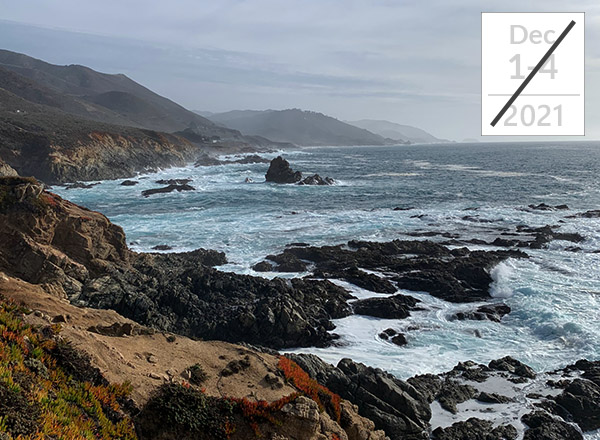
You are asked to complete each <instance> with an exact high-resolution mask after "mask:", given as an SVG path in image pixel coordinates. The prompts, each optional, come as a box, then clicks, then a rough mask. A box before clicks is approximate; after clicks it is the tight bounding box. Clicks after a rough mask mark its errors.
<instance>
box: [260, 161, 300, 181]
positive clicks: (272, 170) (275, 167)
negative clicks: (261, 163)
mask: <svg viewBox="0 0 600 440" xmlns="http://www.w3.org/2000/svg"><path fill="white" fill-rule="evenodd" d="M265 179H266V180H267V182H275V183H297V182H299V181H300V180H302V173H301V172H300V171H292V169H291V168H290V163H289V162H288V161H287V160H285V159H284V158H282V157H281V156H277V157H276V158H275V159H273V160H272V161H271V164H270V165H269V169H268V170H267V174H265Z"/></svg>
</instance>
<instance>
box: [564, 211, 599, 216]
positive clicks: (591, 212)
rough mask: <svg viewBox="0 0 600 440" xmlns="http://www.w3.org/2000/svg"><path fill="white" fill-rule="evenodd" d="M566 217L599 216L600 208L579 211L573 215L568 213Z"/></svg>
mask: <svg viewBox="0 0 600 440" xmlns="http://www.w3.org/2000/svg"><path fill="white" fill-rule="evenodd" d="M566 218H600V209H594V210H591V211H586V212H579V213H577V214H574V215H569V216H567V217H566Z"/></svg>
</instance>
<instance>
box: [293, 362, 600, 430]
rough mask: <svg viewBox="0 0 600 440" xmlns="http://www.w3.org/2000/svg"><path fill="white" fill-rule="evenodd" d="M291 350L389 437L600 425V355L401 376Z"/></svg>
mask: <svg viewBox="0 0 600 440" xmlns="http://www.w3.org/2000/svg"><path fill="white" fill-rule="evenodd" d="M290 357H291V358H292V359H294V361H295V362H297V363H298V365H300V366H301V367H302V368H303V369H304V370H305V371H306V372H307V373H308V374H309V375H310V376H311V377H312V378H314V379H316V380H317V381H318V382H319V383H321V384H323V385H324V386H327V387H328V388H329V389H330V390H332V391H333V392H336V393H338V394H340V396H342V397H343V398H345V399H348V400H349V401H351V402H353V403H354V404H356V405H357V406H358V409H359V414H361V415H363V416H365V417H368V418H370V419H371V420H373V422H375V426H376V427H377V428H378V429H382V430H384V431H385V433H386V434H387V435H388V436H389V437H390V438H391V439H392V440H401V439H402V440H405V439H409V440H410V439H427V438H433V439H440V440H442V439H443V440H472V439H486V440H512V439H525V440H542V439H543V440H559V439H573V440H578V439H583V436H582V433H583V432H589V431H594V430H597V429H599V428H600V362H589V361H586V360H580V361H578V362H577V363H575V364H574V365H570V366H568V367H566V368H564V369H562V370H558V371H554V372H550V373H543V374H536V373H535V372H534V370H533V369H532V368H530V367H528V366H527V365H525V364H523V363H521V362H519V361H518V360H516V359H514V358H511V357H505V358H502V359H497V360H493V361H491V362H490V363H489V364H488V365H482V364H477V363H475V362H470V361H468V362H465V363H460V364H458V365H457V366H456V367H455V368H454V369H453V370H451V371H449V372H446V373H442V374H438V375H434V374H425V375H420V376H415V377H412V378H410V379H408V380H407V381H402V380H399V379H397V378H395V377H394V376H392V375H390V374H388V373H386V372H385V371H382V370H380V369H375V368H370V367H367V366H365V365H363V364H360V363H356V362H353V361H352V360H350V359H342V360H341V361H340V362H339V363H338V365H337V367H334V366H333V365H330V364H327V363H325V362H323V361H322V360H321V359H319V358H318V357H316V356H314V355H305V354H301V355H290Z"/></svg>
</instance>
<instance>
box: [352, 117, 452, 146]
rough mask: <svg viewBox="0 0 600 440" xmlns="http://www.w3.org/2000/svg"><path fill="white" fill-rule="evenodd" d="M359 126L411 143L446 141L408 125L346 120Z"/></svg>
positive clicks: (366, 120) (379, 121)
mask: <svg viewBox="0 0 600 440" xmlns="http://www.w3.org/2000/svg"><path fill="white" fill-rule="evenodd" d="M346 122H347V123H348V124H352V125H354V126H356V127H359V128H364V129H365V130H369V131H371V132H373V133H377V134H378V135H380V136H383V137H386V138H390V139H395V140H399V141H405V142H406V141H408V142H410V143H413V144H435V143H439V142H448V140H447V139H438V138H436V137H435V136H433V135H432V134H430V133H428V132H426V131H425V130H421V129H420V128H417V127H412V126H410V125H402V124H396V123H394V122H389V121H381V120H373V119H361V120H360V121H346Z"/></svg>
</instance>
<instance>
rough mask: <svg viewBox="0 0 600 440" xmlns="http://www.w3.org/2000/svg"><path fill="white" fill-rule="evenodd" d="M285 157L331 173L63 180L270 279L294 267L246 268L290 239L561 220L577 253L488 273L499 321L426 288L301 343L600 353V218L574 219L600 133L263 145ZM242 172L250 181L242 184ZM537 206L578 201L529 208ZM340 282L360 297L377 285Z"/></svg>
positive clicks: (346, 353) (163, 234)
mask: <svg viewBox="0 0 600 440" xmlns="http://www.w3.org/2000/svg"><path fill="white" fill-rule="evenodd" d="M278 154H282V155H283V156H284V157H285V158H286V159H288V160H289V161H290V164H291V166H292V168H293V169H294V170H301V171H303V172H304V173H305V174H309V173H310V174H312V173H318V174H320V175H321V176H330V177H332V178H334V179H335V180H336V184H335V185H332V186H297V185H277V184H272V183H266V182H265V181H264V174H265V172H266V170H267V168H268V164H265V163H263V164H252V165H224V166H211V167H197V168H196V167H194V166H188V167H184V168H172V169H166V170H161V171H160V172H157V173H151V174H141V175H139V176H138V177H137V180H139V182H140V183H139V184H138V185H136V186H121V185H120V182H121V181H103V182H101V184H99V185H97V186H94V187H93V188H91V189H69V190H67V189H65V188H64V187H55V188H54V191H56V192H57V193H59V194H60V195H61V196H63V197H65V198H68V199H69V200H71V201H73V202H75V203H78V204H81V205H84V206H86V207H88V208H90V209H93V210H97V211H100V212H102V213H103V214H105V215H107V216H108V217H109V218H110V220H112V221H113V222H114V223H116V224H118V225H120V226H122V227H123V229H124V230H125V232H126V234H127V240H128V243H130V246H131V247H132V248H133V249H134V250H137V251H150V250H151V249H152V247H154V246H156V245H169V246H172V247H173V251H186V250H192V249H196V248H199V247H203V248H210V249H216V250H220V251H223V252H225V253H226V254H227V257H228V260H229V264H227V265H225V266H221V267H220V269H221V270H227V271H234V272H238V273H248V274H254V275H258V276H269V277H273V276H284V277H291V276H298V275H299V274H275V273H267V274H265V273H255V272H254V271H253V270H252V269H251V266H252V265H253V264H255V263H257V262H259V261H262V260H263V259H264V257H265V256H267V255H268V254H275V253H279V252H281V251H282V250H283V249H284V248H285V245H286V244H288V243H292V242H304V243H308V244H311V245H330V244H339V243H344V242H347V241H348V240H353V239H361V240H374V241H388V240H392V239H418V238H415V237H411V236H408V235H406V234H407V233H410V232H417V231H418V232H422V231H437V232H440V231H441V232H450V233H455V234H459V235H460V236H461V238H464V239H470V238H480V239H484V240H488V241H491V240H493V239H494V238H496V237H498V236H500V233H501V232H503V231H504V230H506V228H509V229H514V228H515V227H516V226H517V225H528V226H531V227H540V226H544V225H560V230H561V231H562V232H579V233H580V234H582V235H583V236H585V238H586V240H585V241H584V242H582V243H577V244H576V246H578V247H579V248H581V249H580V250H579V251H576V252H573V251H572V249H571V250H570V249H569V248H571V247H573V246H574V243H571V242H564V241H553V242H551V243H550V244H549V246H548V248H547V249H540V250H533V249H527V250H526V252H527V253H529V254H530V256H531V258H529V259H522V260H512V259H510V260H507V261H505V262H503V263H501V264H500V265H498V266H496V267H495V268H494V269H493V270H492V277H493V279H494V283H493V285H492V286H491V289H490V296H491V300H492V301H497V302H500V301H501V302H505V303H506V304H508V305H509V306H510V307H511V308H512V312H511V313H510V314H509V315H507V316H505V317H504V318H503V320H502V322H501V323H495V322H490V321H454V320H450V319H449V317H450V316H451V315H453V314H454V313H455V312H456V311H460V310H466V309H470V308H472V307H473V306H474V305H473V304H469V305H465V304H451V303H446V302H444V301H442V300H439V299H436V298H433V297H431V296H430V295H428V294H426V293H418V292H417V293H415V292H403V293H410V294H411V295H413V296H415V297H417V298H419V299H420V300H421V301H422V302H423V303H424V304H425V305H426V310H423V311H417V312H412V316H411V317H410V318H408V319H405V320H397V321H396V320H382V319H376V318H369V317H364V316H358V315H354V316H350V317H347V318H344V319H339V320H335V321H334V323H335V324H336V326H337V328H336V329H335V332H336V333H338V334H340V335H341V339H340V341H339V342H340V344H339V345H338V346H335V347H329V348H320V349H317V348H312V349H299V350H294V351H300V352H311V353H315V354H317V355H319V356H321V357H322V358H323V359H325V360H327V361H329V362H332V363H336V362H337V361H338V360H339V359H341V358H343V357H350V358H352V359H354V360H356V361H359V362H363V363H365V364H368V365H371V366H374V367H379V368H383V369H385V370H387V371H389V372H391V373H393V374H395V375H397V376H398V377H400V378H403V379H405V378H408V377H410V376H412V375H414V374H418V373H439V372H442V371H447V370H449V369H451V368H452V367H453V366H454V365H456V364H457V363H458V362H460V361H466V360H474V361H477V362H484V363H487V362H489V361H490V360H491V359H496V358H499V357H503V356H506V355H511V356H514V357H516V358H517V359H519V360H521V361H522V362H525V363H527V364H528V365H530V366H532V367H533V368H534V369H536V370H538V371H551V370H554V369H557V368H560V367H564V366H566V365H568V364H570V363H573V362H574V361H576V360H578V359H581V358H587V359H589V360H599V359H600V343H598V341H599V339H600V253H594V252H595V251H598V250H600V219H598V218H566V216H568V215H571V214H574V213H577V212H583V211H587V210H592V209H599V208H600V143H598V142H573V143H535V142H531V143H481V144H477V143H473V144H458V143H452V144H437V145H410V146H404V145H403V146H390V147H344V148H339V147H335V148H333V147H331V148H307V149H303V150H301V151H286V152H282V153H269V154H263V156H264V157H265V158H269V159H270V158H273V157H275V156H276V155H278ZM171 178H189V179H192V182H191V183H190V184H191V185H192V186H194V187H195V188H196V191H189V192H181V193H170V194H159V195H154V196H151V197H149V198H144V197H142V196H141V191H142V190H145V189H150V188H156V187H160V186H161V185H158V184H156V183H155V180H158V179H171ZM246 178H250V179H252V180H253V183H245V180H246ZM539 203H546V204H549V205H560V204H567V205H568V206H569V208H570V209H569V210H567V211H563V210H557V211H539V210H531V209H528V208H527V206H528V205H530V204H534V205H537V204H539ZM396 207H399V208H403V209H404V208H410V209H405V210H394V209H393V208H396ZM423 239H424V238H423ZM428 239H431V240H446V239H444V238H441V237H432V238H428ZM470 247H471V248H481V249H491V247H489V246H470ZM300 275H303V274H300ZM336 282H337V283H339V284H340V285H344V286H346V287H348V289H350V290H351V291H352V292H353V293H354V294H355V295H356V296H357V297H360V298H364V297H371V296H378V295H377V294H374V293H372V292H368V291H365V290H362V289H359V288H357V287H354V286H352V285H349V284H347V283H344V282H341V281H339V282H338V281H336ZM475 305H477V304H475ZM390 327H391V328H394V329H396V330H399V331H402V332H404V333H405V334H406V337H407V340H408V345H406V346H404V347H398V346H395V345H393V344H391V343H389V342H386V341H383V340H381V339H380V338H378V336H377V335H378V333H380V332H381V331H382V330H384V329H386V328H390Z"/></svg>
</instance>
